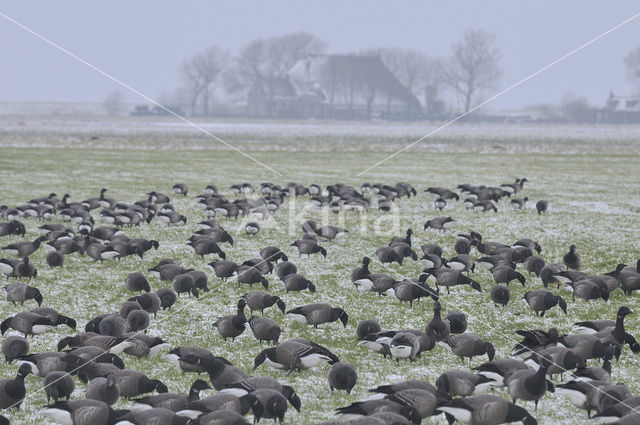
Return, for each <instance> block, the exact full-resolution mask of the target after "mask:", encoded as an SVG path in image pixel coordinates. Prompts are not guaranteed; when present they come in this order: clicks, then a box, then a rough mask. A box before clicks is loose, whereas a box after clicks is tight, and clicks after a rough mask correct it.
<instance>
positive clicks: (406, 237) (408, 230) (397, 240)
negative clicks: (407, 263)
mask: <svg viewBox="0 0 640 425" xmlns="http://www.w3.org/2000/svg"><path fill="white" fill-rule="evenodd" d="M411 235H413V229H407V235H406V236H405V237H404V238H394V239H392V240H391V242H389V246H391V245H393V244H394V243H396V242H403V243H406V244H407V245H409V246H411Z"/></svg>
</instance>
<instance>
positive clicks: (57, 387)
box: [42, 371, 76, 403]
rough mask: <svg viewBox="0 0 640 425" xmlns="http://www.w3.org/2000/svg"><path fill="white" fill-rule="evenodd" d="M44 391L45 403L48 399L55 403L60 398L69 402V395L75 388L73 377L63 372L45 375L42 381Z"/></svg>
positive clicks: (48, 401)
mask: <svg viewBox="0 0 640 425" xmlns="http://www.w3.org/2000/svg"><path fill="white" fill-rule="evenodd" d="M42 385H43V386H44V391H45V393H46V394H47V403H50V399H53V401H55V402H57V401H58V400H59V399H61V398H66V399H67V400H69V398H70V397H71V393H72V392H73V390H74V389H75V388H76V382H75V381H74V380H73V377H72V376H71V375H70V374H69V373H67V372H63V371H52V372H49V373H47V376H45V377H44V380H43V381H42Z"/></svg>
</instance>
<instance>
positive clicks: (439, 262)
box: [419, 254, 447, 270]
mask: <svg viewBox="0 0 640 425" xmlns="http://www.w3.org/2000/svg"><path fill="white" fill-rule="evenodd" d="M419 262H420V265H421V266H422V267H423V269H424V270H432V269H439V268H441V267H443V266H446V264H447V260H445V259H443V258H440V257H438V256H437V255H435V254H424V255H423V256H422V257H421V258H420V260H419Z"/></svg>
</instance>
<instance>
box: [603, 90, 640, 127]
mask: <svg viewBox="0 0 640 425" xmlns="http://www.w3.org/2000/svg"><path fill="white" fill-rule="evenodd" d="M597 121H598V122H603V123H611V124H637V123H640V96H616V95H614V94H613V92H611V93H609V99H607V104H606V105H605V106H604V107H603V108H601V109H599V110H598V111H597Z"/></svg>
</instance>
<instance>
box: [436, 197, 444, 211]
mask: <svg viewBox="0 0 640 425" xmlns="http://www.w3.org/2000/svg"><path fill="white" fill-rule="evenodd" d="M433 206H434V207H435V209H437V210H440V211H442V210H443V209H444V208H445V207H446V206H447V200H446V199H444V198H443V197H438V198H436V199H435V201H433Z"/></svg>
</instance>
